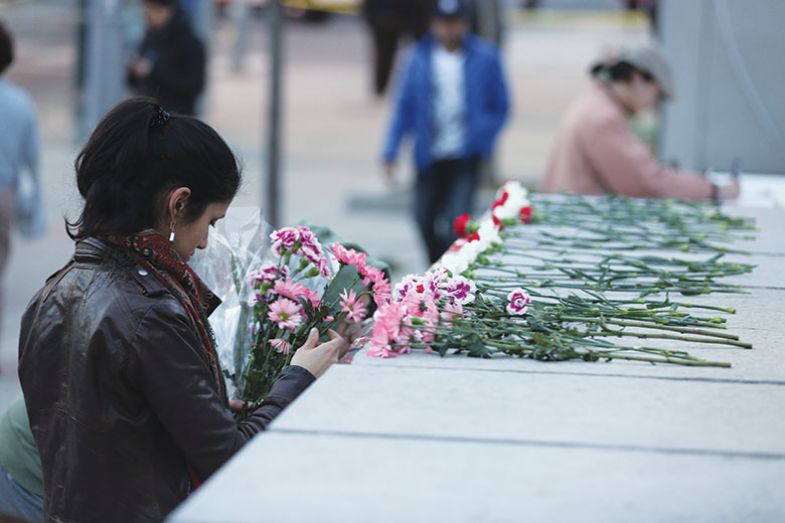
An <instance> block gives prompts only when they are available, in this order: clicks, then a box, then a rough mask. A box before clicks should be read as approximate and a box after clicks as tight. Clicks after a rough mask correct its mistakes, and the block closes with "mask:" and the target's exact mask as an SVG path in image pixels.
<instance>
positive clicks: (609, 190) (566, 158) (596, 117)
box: [542, 46, 739, 200]
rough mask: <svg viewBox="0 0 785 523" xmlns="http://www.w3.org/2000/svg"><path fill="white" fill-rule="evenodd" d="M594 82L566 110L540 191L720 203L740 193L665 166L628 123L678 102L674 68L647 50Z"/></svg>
mask: <svg viewBox="0 0 785 523" xmlns="http://www.w3.org/2000/svg"><path fill="white" fill-rule="evenodd" d="M591 74H592V76H593V79H594V81H593V82H592V84H591V85H590V86H589V88H588V89H587V90H586V92H584V93H583V94H582V95H581V96H580V97H579V98H578V99H577V100H576V101H575V102H574V103H573V104H572V106H570V108H569V109H568V111H567V115H566V117H565V120H564V123H563V126H562V129H561V131H560V132H559V134H558V136H557V138H556V143H555V144H554V147H553V149H552V150H551V155H550V159H549V161H548V167H547V169H546V175H545V180H544V182H543V184H542V189H543V190H544V191H545V192H567V193H575V194H622V195H625V196H634V197H641V198H668V197H671V198H685V199H694V200H709V199H711V200H720V199H726V198H735V197H737V196H738V194H739V186H738V183H737V182H734V183H733V184H730V185H725V186H717V185H714V184H712V182H711V181H710V180H709V179H708V178H706V177H704V176H700V175H699V174H698V173H694V172H687V171H679V170H676V169H671V168H668V167H665V166H664V165H661V164H660V163H659V162H658V161H657V159H656V158H655V157H654V155H653V154H652V152H651V150H650V149H649V147H648V146H647V145H646V144H645V143H644V142H643V141H642V140H641V139H639V138H638V137H637V136H635V134H634V133H633V131H632V129H631V127H630V124H629V123H628V117H630V116H632V115H634V114H636V113H640V112H641V111H645V110H652V109H654V108H656V107H657V105H658V104H659V102H660V101H664V100H667V99H668V98H670V97H671V96H672V95H673V81H672V78H671V72H670V67H669V66H668V64H667V62H666V61H665V58H664V57H663V56H662V55H661V54H660V53H659V51H657V50H656V49H655V48H652V47H648V46H644V47H639V48H635V49H631V50H624V51H622V52H621V53H620V54H619V56H616V57H614V58H613V59H611V60H607V61H605V62H603V63H600V64H597V65H595V66H594V67H593V68H592V69H591Z"/></svg>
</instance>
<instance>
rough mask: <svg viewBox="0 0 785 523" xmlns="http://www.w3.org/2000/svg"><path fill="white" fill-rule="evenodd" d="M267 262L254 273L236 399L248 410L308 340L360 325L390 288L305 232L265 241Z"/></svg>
mask: <svg viewBox="0 0 785 523" xmlns="http://www.w3.org/2000/svg"><path fill="white" fill-rule="evenodd" d="M270 240H271V242H272V249H271V251H270V254H271V256H270V259H268V260H267V261H265V262H264V263H262V264H261V265H259V266H258V267H256V268H254V269H252V271H251V272H250V274H249V275H248V283H249V285H250V288H251V289H252V296H251V300H250V306H251V308H252V317H251V318H250V322H249V327H248V335H249V337H250V343H248V344H247V350H248V353H247V355H246V356H245V357H244V358H243V361H242V366H241V370H240V376H239V377H238V378H239V379H237V380H236V381H237V385H238V398H239V399H242V400H244V401H246V402H248V403H249V404H250V405H251V406H252V405H253V404H255V403H257V402H259V401H261V400H262V399H263V398H264V397H265V395H266V394H267V393H268V392H269V391H270V389H271V388H272V385H273V384H274V383H275V380H276V379H277V378H278V376H279V375H280V373H281V371H282V370H283V368H284V366H286V365H287V364H288V363H289V362H290V361H291V358H292V356H293V355H294V352H295V351H296V350H297V348H298V347H300V346H302V345H303V344H304V343H305V341H306V339H307V337H308V333H309V332H310V331H311V329H312V328H316V329H318V331H319V334H320V335H325V334H327V332H328V331H330V330H332V329H336V328H338V326H339V325H341V324H343V323H344V322H351V323H360V322H362V321H363V320H365V319H366V318H367V316H368V314H369V312H370V310H371V309H372V308H374V307H376V306H377V305H380V304H384V303H386V302H387V300H388V299H389V296H390V282H389V280H388V279H387V277H386V275H385V273H384V272H383V271H382V270H381V269H379V268H377V267H374V266H372V265H370V264H369V263H368V259H367V256H366V254H365V253H362V252H358V251H357V250H354V249H348V248H346V247H344V246H343V245H341V244H340V243H333V244H332V245H331V246H330V248H329V249H325V248H324V247H323V246H322V245H321V243H320V241H319V239H318V238H317V236H316V235H315V234H314V232H313V231H312V230H311V229H310V228H308V227H305V226H296V227H285V228H282V229H278V230H276V231H273V232H272V234H270Z"/></svg>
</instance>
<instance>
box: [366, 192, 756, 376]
mask: <svg viewBox="0 0 785 523" xmlns="http://www.w3.org/2000/svg"><path fill="white" fill-rule="evenodd" d="M546 209H547V210H548V212H545V210H546ZM571 209H573V212H574V216H570V210H571ZM551 210H552V211H553V212H552V213H551V212H550V211H551ZM533 223H537V224H546V225H552V226H554V227H555V228H558V227H565V226H571V227H573V228H574V227H575V224H580V226H579V227H578V230H579V231H580V235H577V236H576V235H575V232H572V235H570V233H560V232H554V228H553V227H552V228H548V229H543V230H539V229H537V228H531V227H530V226H529V224H533ZM749 228H750V226H749V224H748V223H746V222H744V221H739V220H737V219H734V218H730V217H727V216H724V215H722V214H720V213H719V212H718V211H716V209H711V208H707V206H705V205H700V204H689V203H684V202H673V201H661V202H651V201H645V200H633V199H629V198H613V197H612V198H594V199H592V198H581V197H570V196H566V197H560V199H556V200H555V201H549V200H546V199H544V200H543V206H542V209H541V210H539V211H538V212H537V213H535V212H534V208H533V205H532V202H531V201H530V199H529V195H528V193H527V191H526V190H525V189H524V188H523V187H521V186H520V184H518V183H516V182H507V183H505V184H504V185H503V186H502V188H501V189H500V190H499V192H498V193H497V195H496V199H495V201H494V203H493V205H492V206H491V209H490V210H489V212H488V213H487V214H486V215H485V217H484V219H482V220H481V221H479V222H474V221H472V220H471V219H470V217H469V216H468V215H463V216H460V217H458V219H457V220H456V221H455V232H456V234H457V235H458V236H459V239H458V240H457V241H456V242H455V243H454V244H453V246H452V247H451V248H450V249H449V251H448V252H447V253H445V254H444V255H443V257H442V259H441V260H440V262H439V263H437V265H436V266H435V267H434V268H432V269H431V270H430V271H429V272H427V273H425V274H424V275H409V276H406V277H405V278H404V279H403V280H402V281H401V282H400V283H398V284H397V285H396V286H395V288H394V290H393V293H392V298H391V300H390V301H389V302H387V303H382V304H380V306H379V310H378V311H377V312H376V314H375V316H374V321H375V324H374V328H373V332H372V336H371V344H370V347H369V349H368V354H369V355H370V356H377V357H396V356H400V355H403V354H407V353H409V352H411V351H413V350H422V351H424V352H434V351H436V352H438V353H440V354H442V355H445V354H447V353H450V352H453V353H466V354H468V355H470V356H476V357H490V356H492V355H494V354H497V353H505V354H508V355H513V356H520V357H526V358H532V359H538V360H549V361H561V360H573V359H581V360H584V361H599V360H614V359H623V360H633V361H644V362H650V363H672V364H679V365H692V366H719V367H727V366H729V364H727V363H723V362H719V361H713V360H706V359H701V358H697V357H694V356H692V355H690V354H689V353H687V352H684V351H681V350H675V349H672V348H662V347H659V346H650V345H639V344H624V343H622V342H614V341H612V340H614V339H616V340H624V339H631V338H632V339H635V340H658V343H663V342H662V341H661V340H666V341H665V342H666V343H669V344H670V343H674V342H691V343H702V344H704V346H707V347H711V346H717V345H725V346H730V347H737V348H745V349H748V348H751V346H750V345H749V344H747V343H744V342H743V341H741V340H739V337H738V336H736V335H733V334H728V333H726V332H724V329H725V325H726V321H725V318H723V317H718V316H713V317H705V316H699V315H697V314H695V313H694V312H692V311H693V310H699V309H703V310H710V311H713V312H715V313H717V312H719V313H733V312H734V311H733V309H732V308H730V307H715V306H710V305H702V304H696V303H689V302H684V301H678V300H673V299H671V296H670V295H671V293H673V294H681V295H683V296H692V295H697V294H707V293H711V292H738V291H740V290H741V289H740V288H739V287H738V286H735V285H729V284H725V283H721V282H719V281H718V280H719V279H721V278H722V277H725V276H730V275H736V274H743V273H746V272H749V271H750V270H752V266H750V265H746V264H740V263H727V262H724V261H723V260H722V257H723V254H724V252H725V251H726V250H728V249H727V247H721V246H719V244H720V243H722V241H726V242H730V241H733V240H734V239H738V238H740V237H739V236H737V235H736V232H737V231H744V230H748V229H749ZM646 240H648V241H649V242H650V244H649V245H645V241H646ZM646 247H649V248H650V249H674V248H678V249H679V250H681V251H687V252H698V253H700V252H705V251H714V252H713V253H712V255H711V256H710V257H709V258H707V259H701V260H696V259H694V258H692V259H679V258H676V257H670V256H653V255H636V254H634V253H633V252H632V251H636V250H638V249H639V248H646ZM604 251H605V252H604ZM625 293H626V295H624V294H625ZM622 295H624V296H622Z"/></svg>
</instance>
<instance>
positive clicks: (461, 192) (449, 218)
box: [383, 0, 509, 262]
mask: <svg viewBox="0 0 785 523" xmlns="http://www.w3.org/2000/svg"><path fill="white" fill-rule="evenodd" d="M468 27H469V21H468V18H467V10H466V7H465V5H464V4H463V3H461V2H460V1H458V0H440V1H439V2H438V4H437V6H436V10H435V11H434V16H433V18H432V22H431V34H429V35H427V36H425V37H424V38H423V39H422V40H421V41H420V42H419V43H418V44H417V45H416V46H415V48H414V49H413V50H412V52H411V54H410V56H409V60H408V63H407V65H406V67H405V69H404V70H403V71H402V81H401V83H400V86H399V90H398V93H397V98H396V101H395V106H394V108H393V114H392V120H391V123H390V127H389V131H388V134H387V141H386V145H385V147H384V151H383V160H384V170H385V172H386V174H387V176H388V177H392V176H393V173H394V171H395V161H396V157H397V156H398V150H399V148H400V145H401V142H402V140H403V138H404V137H406V136H411V137H412V138H413V139H414V164H415V167H416V169H417V178H416V184H415V197H414V200H415V201H414V207H415V209H414V212H415V218H416V221H417V225H418V227H419V229H420V234H421V236H422V239H423V242H424V243H425V246H426V249H427V251H428V258H429V259H430V261H431V262H434V261H436V260H437V259H438V258H439V256H441V254H442V253H443V252H444V251H445V250H447V248H448V247H449V246H450V244H451V242H452V241H453V240H454V239H455V235H454V233H453V229H452V224H453V221H454V219H455V218H456V217H458V216H460V215H461V214H463V213H465V212H470V211H471V207H472V202H473V198H474V193H475V190H476V187H477V183H478V179H479V171H480V163H481V162H482V161H483V160H485V159H487V158H488V157H489V156H490V155H491V152H492V150H493V148H494V145H495V142H496V138H497V136H498V134H499V132H500V131H501V129H502V127H503V126H504V123H505V121H506V120H507V116H508V112H509V98H508V90H507V83H506V80H505V75H504V71H503V67H502V63H501V59H500V57H499V53H498V50H497V49H496V47H495V46H493V45H492V44H490V43H488V42H486V41H484V40H482V39H480V38H477V37H475V36H472V35H471V34H469V32H468Z"/></svg>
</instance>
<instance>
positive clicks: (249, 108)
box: [0, 0, 647, 408]
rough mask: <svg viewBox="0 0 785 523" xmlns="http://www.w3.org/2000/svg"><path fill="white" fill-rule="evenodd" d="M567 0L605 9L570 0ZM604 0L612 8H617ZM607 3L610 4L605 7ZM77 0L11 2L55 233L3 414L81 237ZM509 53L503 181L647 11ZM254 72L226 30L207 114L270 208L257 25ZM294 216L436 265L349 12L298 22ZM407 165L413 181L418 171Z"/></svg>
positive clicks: (548, 27)
mask: <svg viewBox="0 0 785 523" xmlns="http://www.w3.org/2000/svg"><path fill="white" fill-rule="evenodd" d="M562 3H563V4H565V6H566V7H570V6H573V7H584V6H586V5H595V6H596V5H597V3H594V4H591V3H588V4H587V2H572V3H571V2H562ZM611 3H612V2H608V1H605V2H604V7H606V8H608V7H612V6H611V5H610V4H611ZM600 4H602V2H601V3H600ZM73 5H74V2H70V1H68V2H66V1H57V0H49V1H41V2H27V3H19V4H15V5H12V6H6V7H2V8H0V17H3V18H4V19H5V20H6V21H7V23H8V24H9V25H10V27H11V28H12V29H13V30H14V32H15V33H16V34H17V43H18V63H17V65H16V66H14V68H13V69H12V70H11V72H10V75H9V76H10V78H11V79H12V80H14V81H16V82H18V83H20V84H22V85H24V86H25V87H26V88H27V89H29V90H30V91H31V92H32V93H33V96H34V97H35V99H36V102H37V103H38V106H39V111H40V117H41V123H42V130H43V139H44V153H43V179H44V189H45V193H46V198H47V201H48V207H49V219H50V230H49V233H48V235H47V237H46V238H45V240H42V241H38V242H34V243H25V242H22V241H17V242H16V244H15V247H14V254H13V258H12V261H11V264H10V267H9V270H8V273H7V276H6V288H7V292H6V305H5V316H4V318H3V329H2V337H0V362H2V374H0V408H2V406H3V405H4V404H5V403H7V402H8V401H10V399H12V397H13V395H15V394H16V391H17V390H18V384H17V382H16V373H15V358H16V348H17V336H18V321H19V316H20V314H21V312H22V311H23V309H24V307H25V305H26V303H27V302H28V300H29V298H30V297H31V296H32V295H33V293H34V292H35V291H36V290H37V289H38V288H39V287H40V285H41V284H42V282H43V280H44V279H45V278H46V276H48V275H49V274H51V273H52V272H54V271H55V270H57V269H58V268H59V267H60V266H62V265H63V264H64V263H65V262H66V261H67V259H68V257H69V256H70V253H71V251H72V244H71V242H70V240H69V239H68V238H67V236H66V235H65V233H64V228H63V226H62V217H63V216H64V215H70V216H73V213H74V211H75V210H76V209H78V207H79V198H78V195H77V193H76V191H75V188H74V184H73V171H72V162H73V159H74V157H75V155H76V152H77V150H78V148H77V146H76V144H75V141H74V138H73V137H74V114H75V107H76V97H75V93H74V88H73V80H72V71H73V68H74V62H75V59H76V53H75V50H74V41H75V35H74V27H75V20H76V11H75V9H74V7H73ZM512 22H513V27H512V28H511V30H510V31H509V38H508V42H507V47H506V49H505V56H506V61H507V66H508V71H509V76H510V82H511V85H512V89H513V93H514V97H515V116H514V118H513V119H512V121H511V122H510V125H509V127H508V129H507V131H506V133H505V135H504V138H503V140H502V143H501V147H500V152H499V157H498V171H499V175H500V177H513V178H520V179H522V180H524V181H525V182H527V183H529V184H534V183H536V181H537V179H538V177H539V175H540V173H541V172H542V169H543V165H544V163H545V158H546V155H547V151H548V147H549V145H550V141H551V139H552V136H553V133H554V131H555V129H556V127H557V125H558V121H559V116H560V113H561V112H562V110H563V109H564V107H565V105H566V104H567V103H568V101H569V100H570V99H571V98H572V97H573V96H574V95H575V94H576V93H577V92H578V91H579V90H580V88H581V87H582V85H583V83H584V81H585V80H584V70H585V67H586V64H587V63H588V61H589V60H590V59H591V58H592V57H593V56H594V55H595V54H596V53H597V51H598V50H599V49H600V48H602V47H603V46H605V45H608V44H617V43H632V42H638V41H641V40H644V39H646V38H647V31H646V29H645V26H644V24H643V23H641V20H640V19H637V18H633V19H628V18H624V17H619V16H616V14H615V13H613V12H606V13H602V14H597V13H576V12H571V13H570V14H568V15H553V14H547V13H546V14H543V15H542V16H538V17H528V18H524V19H517V18H516V19H513V20H512ZM254 23H255V24H256V26H255V27H254V30H253V38H252V42H251V46H250V52H249V55H248V57H247V62H246V68H245V71H244V72H242V73H235V72H233V71H232V70H231V68H230V65H229V49H230V46H231V42H232V38H233V30H232V28H231V27H230V26H228V25H227V24H225V23H224V24H219V26H218V29H217V32H216V37H215V41H214V47H213V58H212V60H211V62H210V80H211V83H210V92H209V97H208V101H207V106H206V107H207V112H206V119H207V120H208V121H209V122H210V123H212V124H213V125H215V126H216V128H217V129H218V130H219V131H220V132H221V133H222V134H223V135H224V136H225V137H226V138H227V140H228V141H229V142H230V144H231V145H232V147H233V148H234V149H235V150H236V151H237V153H238V154H239V156H240V157H241V159H242V161H243V163H244V165H245V173H246V184H245V187H244V188H243V192H242V194H241V195H240V196H239V198H238V203H239V204H241V205H246V204H258V202H259V194H260V192H261V190H260V183H259V179H260V172H261V171H260V164H261V153H260V144H261V143H262V140H263V136H262V115H263V112H264V106H263V100H264V96H265V88H264V86H265V78H266V67H265V34H264V28H263V25H262V22H261V21H256V22H254ZM286 48H287V62H288V66H287V70H286V79H285V82H286V105H285V116H286V138H285V147H286V153H285V176H286V182H285V185H284V209H285V218H286V221H295V220H297V219H301V218H305V219H309V220H312V221H314V222H318V223H323V224H328V225H330V226H332V227H333V228H334V229H336V230H337V231H338V232H339V233H341V234H342V235H344V236H346V237H349V238H352V239H354V240H356V241H359V242H361V243H363V244H365V245H366V246H367V247H368V248H369V249H370V250H371V251H372V252H373V253H374V254H376V255H378V256H381V257H384V258H386V259H388V260H390V261H392V262H393V263H394V264H395V266H396V267H397V271H398V272H399V273H400V272H408V271H413V270H420V269H422V268H423V266H424V264H425V259H424V257H423V256H422V255H421V254H420V251H419V244H418V242H417V238H416V235H415V230H414V228H413V226H412V223H411V221H410V219H409V217H408V214H407V212H406V201H407V200H406V197H405V193H404V192H402V189H401V188H400V187H399V188H398V189H389V188H387V187H386V186H385V184H384V183H383V181H382V179H381V176H380V173H379V168H378V164H377V151H378V149H379V146H380V143H381V140H382V134H383V129H384V126H385V122H386V117H387V113H388V105H389V100H386V99H384V100H376V99H374V98H373V97H371V95H370V94H369V93H370V90H369V89H368V85H369V81H368V77H369V72H368V66H367V63H368V55H369V47H368V35H367V34H366V32H365V29H364V27H363V26H362V24H360V23H359V21H358V20H356V19H354V18H350V17H337V18H335V19H333V20H332V21H331V22H330V23H327V24H324V25H320V26H307V25H301V24H292V25H291V26H290V27H289V30H288V33H287V39H286ZM408 163H409V162H408V156H407V157H405V158H402V161H401V166H402V168H401V186H405V184H406V180H407V177H408V173H407V171H408V169H406V166H408Z"/></svg>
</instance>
